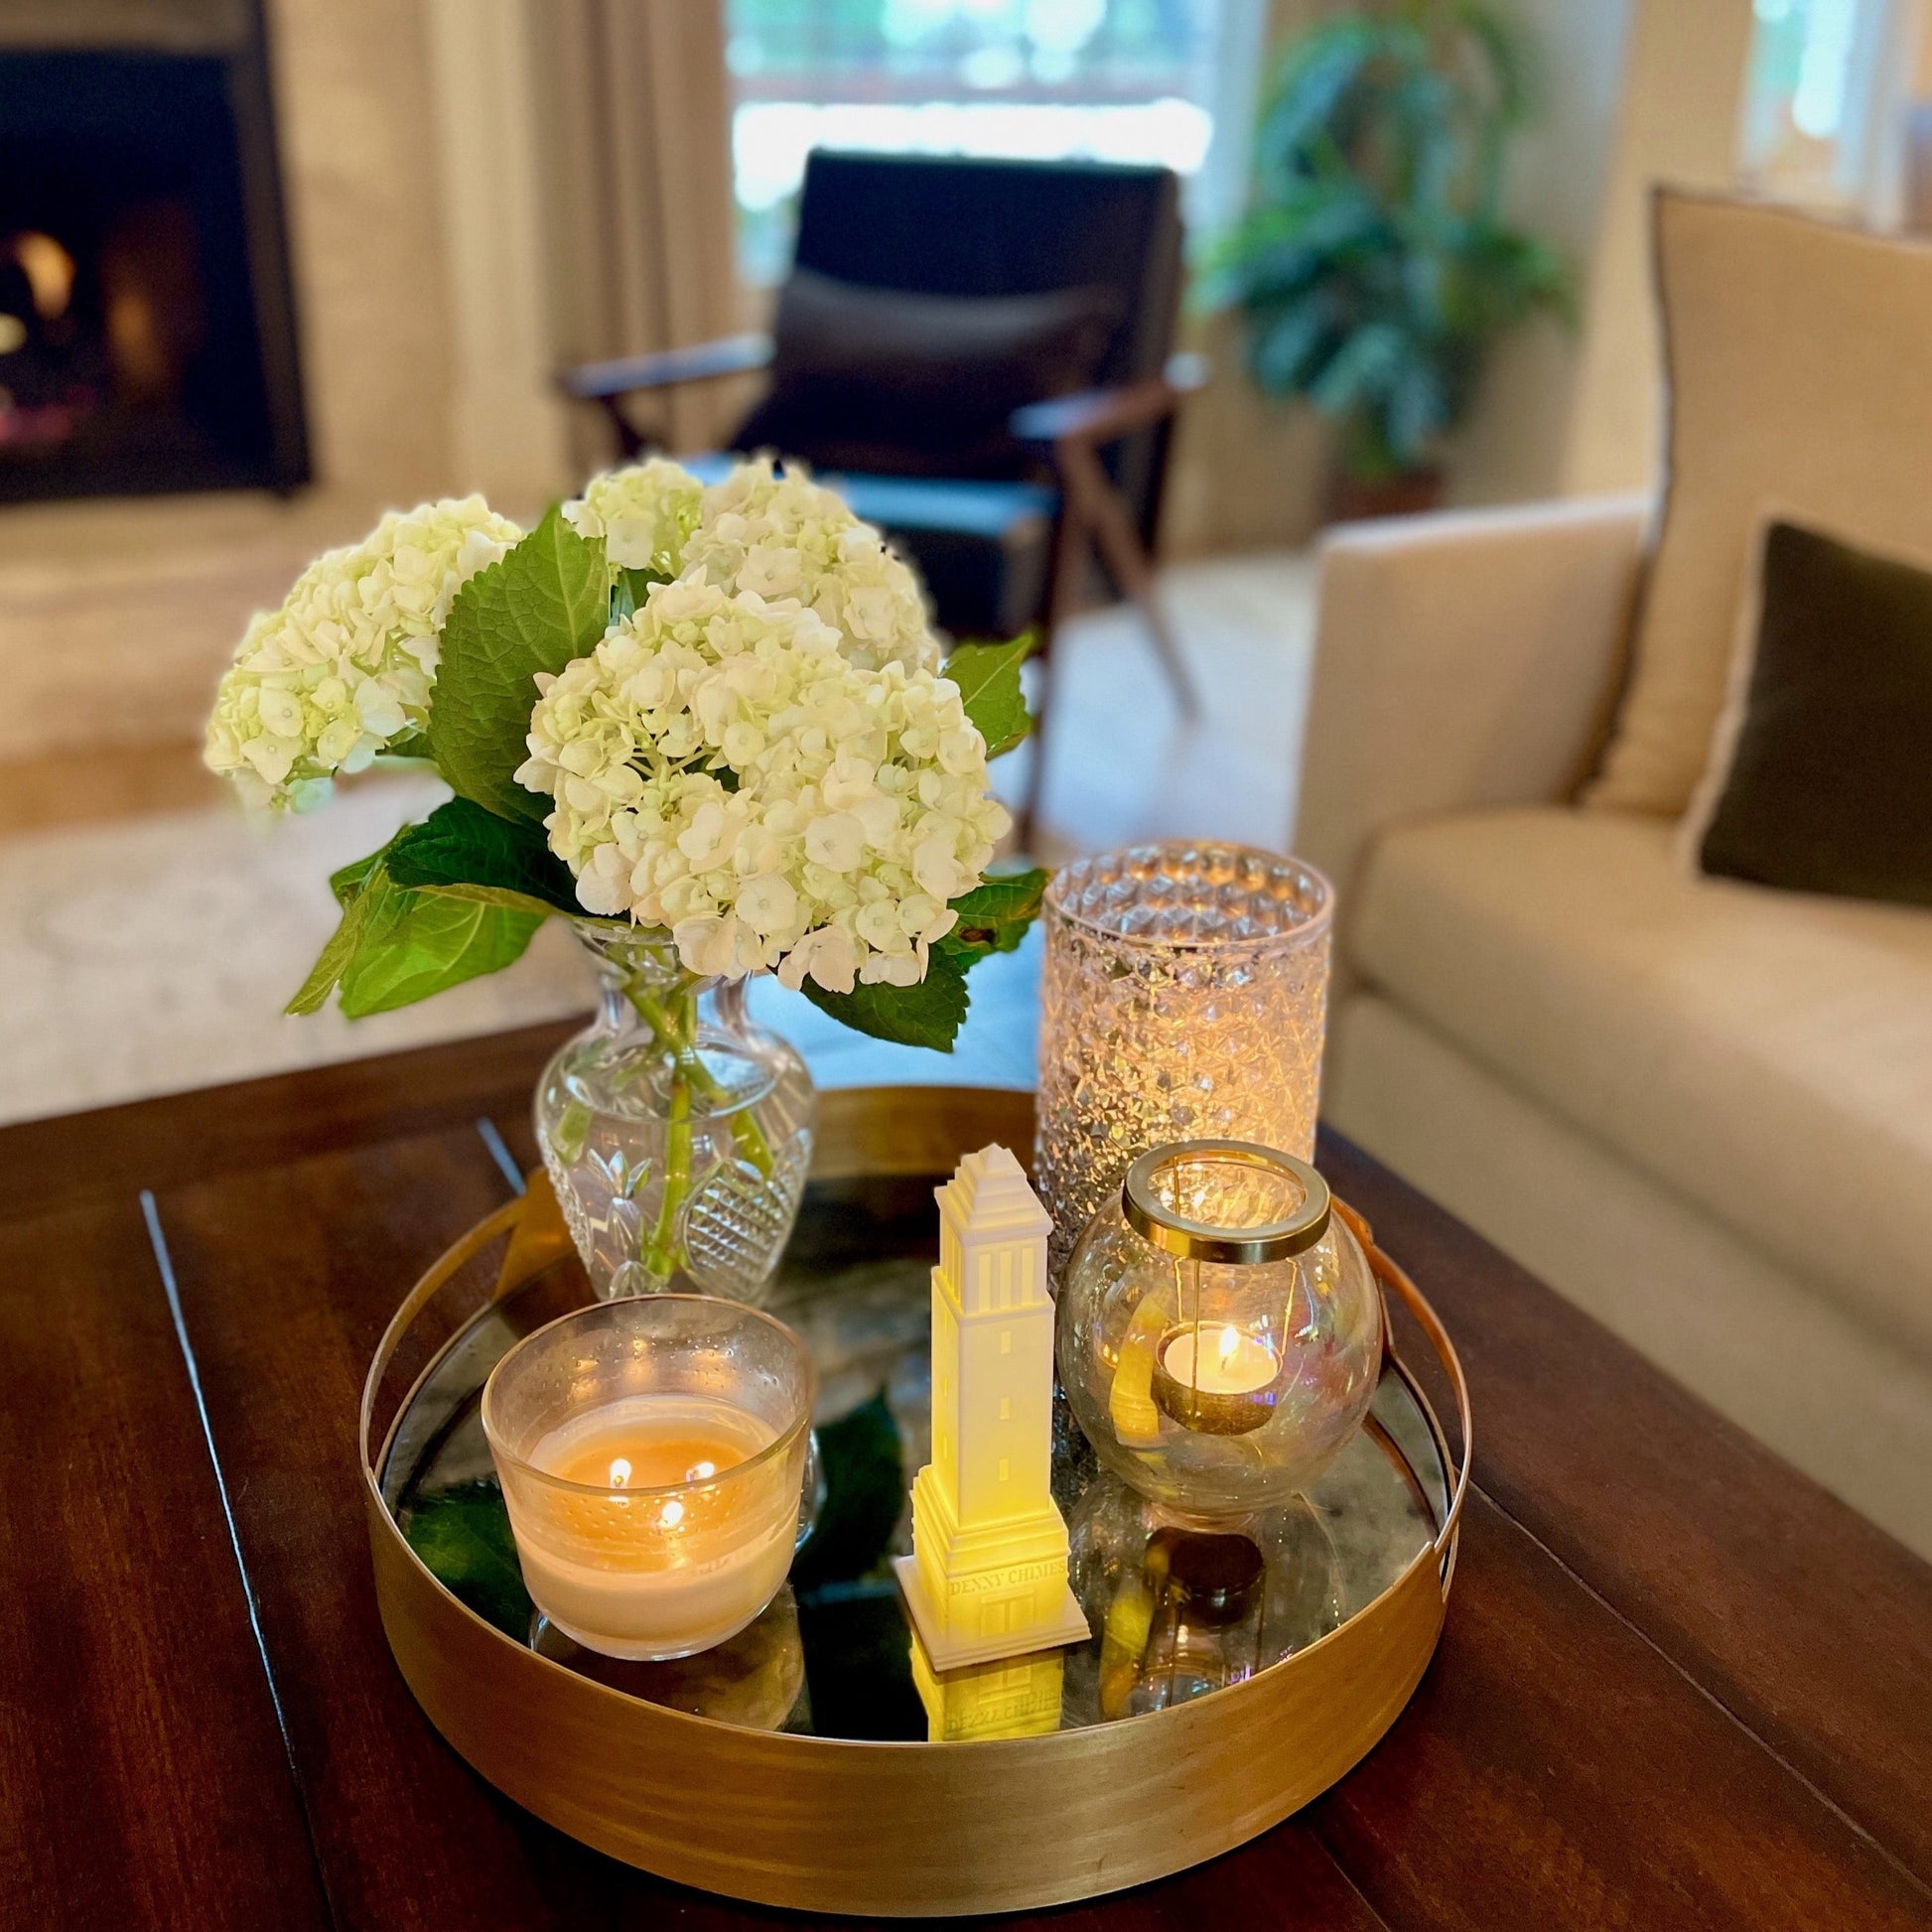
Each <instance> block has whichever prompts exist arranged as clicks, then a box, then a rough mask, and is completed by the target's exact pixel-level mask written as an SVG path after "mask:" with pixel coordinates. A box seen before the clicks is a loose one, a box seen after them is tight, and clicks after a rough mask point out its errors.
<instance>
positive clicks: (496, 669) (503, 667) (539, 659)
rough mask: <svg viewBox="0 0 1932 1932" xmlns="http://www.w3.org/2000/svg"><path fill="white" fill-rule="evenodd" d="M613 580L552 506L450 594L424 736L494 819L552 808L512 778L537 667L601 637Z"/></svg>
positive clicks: (598, 548) (455, 782) (451, 776)
mask: <svg viewBox="0 0 1932 1932" xmlns="http://www.w3.org/2000/svg"><path fill="white" fill-rule="evenodd" d="M610 611H611V582H610V573H609V571H608V570H607V569H606V567H605V562H604V546H603V545H602V544H601V543H594V542H588V541H586V540H585V539H584V538H583V537H580V536H579V535H578V534H577V532H576V531H575V530H573V529H572V528H571V527H570V525H569V524H568V523H566V522H565V521H564V519H563V515H562V512H561V511H560V510H559V509H558V508H557V507H556V506H555V505H553V506H552V507H551V509H550V512H549V514H548V515H547V516H545V517H544V519H543V521H542V522H541V523H539V524H538V525H537V527H536V528H535V529H534V530H532V531H531V532H530V534H529V535H528V536H526V537H525V538H524V539H523V540H522V541H521V542H520V543H518V544H516V545H515V546H514V547H513V548H512V549H510V550H509V551H508V552H507V553H506V554H505V555H504V556H503V557H501V558H499V559H498V560H497V561H496V562H495V563H493V564H491V565H490V566H489V567H488V569H486V570H480V571H479V572H478V573H477V574H476V576H474V577H473V578H471V579H470V581H469V582H468V583H467V584H465V585H464V587H463V588H462V589H461V590H460V591H459V592H457V594H456V601H455V602H454V603H453V604H452V605H451V606H450V616H449V620H448V621H447V622H446V623H445V624H444V626H443V655H442V662H441V666H440V668H439V669H438V671H437V674H436V702H435V703H434V704H433V705H432V706H431V708H430V721H429V742H430V748H431V750H432V751H434V753H435V754H436V763H437V767H438V769H440V770H441V772H442V773H443V776H444V777H445V778H446V779H447V780H448V781H449V784H450V786H451V788H452V789H453V790H454V791H456V792H457V793H458V794H459V795H460V796H461V797H464V798H468V799H472V800H474V801H475V802H476V803H477V804H479V805H482V806H483V807H484V808H485V809H486V810H488V811H491V812H494V813H495V814H496V815H497V816H498V817H499V818H507V819H513V820H526V821H530V822H537V821H540V820H541V819H542V818H543V816H544V814H545V813H546V812H547V811H548V810H549V809H550V808H549V806H548V804H547V803H546V802H545V800H544V798H543V796H542V795H541V794H540V793H538V792H533V791H525V790H524V789H523V787H522V786H521V785H519V784H518V783H517V782H516V778H515V776H514V773H515V771H516V767H517V766H518V765H519V764H521V763H522V762H523V759H524V758H525V756H526V753H527V748H526V746H525V744H524V740H525V739H526V738H527V737H528V735H529V730H530V709H531V707H532V706H533V705H534V704H535V703H536V701H537V690H536V684H535V681H534V680H535V678H536V674H537V673H538V672H539V671H561V670H562V669H563V667H564V666H565V665H566V664H568V663H569V662H570V661H571V659H572V658H573V657H582V656H583V655H584V654H585V652H587V651H588V650H590V649H591V648H592V647H593V646H594V645H595V644H596V643H597V641H598V639H599V638H600V637H602V636H603V635H604V632H605V629H606V626H607V624H608V621H609V619H610Z"/></svg>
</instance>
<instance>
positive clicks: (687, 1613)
mask: <svg viewBox="0 0 1932 1932" xmlns="http://www.w3.org/2000/svg"><path fill="white" fill-rule="evenodd" d="M816 1387H817V1382H816V1376H815V1375H814V1372H813V1369H812V1362H811V1357H810V1355H809V1354H808V1353H807V1352H806V1350H805V1345H804V1343H803V1342H801V1341H800V1340H799V1338H798V1337H797V1336H796V1335H795V1334H793V1333H792V1331H791V1330H790V1329H789V1328H787V1327H786V1326H785V1325H784V1323H783V1322H781V1321H776V1320H774V1319H773V1318H772V1317H771V1316H770V1315H767V1314H762V1313H760V1312H759V1311H757V1310H756V1309H749V1308H746V1307H743V1306H742V1305H740V1304H738V1303H734V1302H723V1301H717V1300H714V1299H713V1298H711V1297H709V1296H702V1295H656V1296H646V1297H639V1298H636V1299H633V1300H626V1301H619V1302H610V1303H605V1304H602V1305H600V1306H598V1307H595V1308H589V1309H580V1310H578V1311H576V1312H574V1313H572V1314H567V1315H564V1316H563V1317H562V1318H561V1319H559V1320H556V1321H553V1322H551V1323H550V1324H549V1325H548V1326H546V1327H543V1328H539V1329H537V1330H536V1332H535V1333H534V1334H531V1335H529V1336H527V1337H525V1339H524V1340H522V1341H520V1342H519V1343H518V1344H517V1345H516V1346H515V1347H514V1348H512V1349H511V1350H510V1352H509V1353H508V1354H507V1355H505V1356H504V1357H503V1359H502V1360H501V1361H500V1362H498V1363H497V1364H496V1367H495V1369H494V1370H493V1371H492V1372H491V1374H490V1377H489V1380H488V1381H487V1382H486V1383H485V1384H484V1386H483V1434H484V1435H485V1437H487V1439H488V1442H489V1452H490V1455H491V1457H492V1459H493V1460H494V1461H495V1464H496V1472H497V1475H498V1476H499V1477H500V1478H501V1481H502V1485H503V1500H504V1503H505V1504H506V1505H507V1507H508V1510H509V1519H510V1528H511V1530H512V1531H513V1532H514V1533H515V1536H516V1551H517V1556H518V1558H519V1559H520V1560H521V1563H522V1566H523V1582H524V1586H525V1587H526V1588H527V1589H528V1590H529V1592H530V1597H531V1600H532V1601H533V1602H534V1603H535V1604H536V1606H537V1608H538V1609H540V1610H541V1611H542V1612H543V1614H544V1615H545V1616H546V1617H547V1618H548V1619H549V1620H550V1622H551V1623H552V1624H553V1625H554V1626H555V1627H556V1628H557V1629H558V1630H561V1631H562V1632H563V1633H564V1634H565V1635H566V1636H569V1637H572V1638H574V1639H575V1640H576V1641H577V1642H578V1643H580V1644H582V1645H584V1646H585V1648H586V1649H589V1650H595V1651H598V1652H600V1653H602V1654H603V1655H605V1656H607V1657H626V1658H669V1657H688V1656H691V1655H693V1654H695V1653H696V1652H698V1651H701V1650H708V1649H710V1648H711V1647H712V1646H713V1645H715V1644H720V1643H723V1642H724V1641H725V1640H726V1639H727V1638H728V1637H731V1636H734V1635H736V1634H737V1632H739V1631H740V1630H742V1629H744V1628H745V1626H746V1625H747V1624H749V1623H750V1622H751V1621H752V1620H753V1618H755V1617H756V1616H758V1615H759V1612H760V1611H761V1610H763V1608H764V1607H765V1605H766V1604H767V1603H769V1602H770V1601H771V1599H772V1597H773V1596H775V1595H776V1594H777V1592H778V1589H779V1587H780V1586H781V1585H782V1584H783V1583H784V1580H785V1576H786V1573H787V1572H788V1571H789V1570H790V1568H791V1559H792V1552H793V1550H794V1549H795V1547H796V1545H797V1542H798V1538H799V1533H800V1524H801V1519H802V1513H803V1507H804V1499H805V1495H806V1483H807V1480H808V1474H809V1461H810V1447H811V1421H812V1404H813V1401H814V1399H815V1395H816Z"/></svg>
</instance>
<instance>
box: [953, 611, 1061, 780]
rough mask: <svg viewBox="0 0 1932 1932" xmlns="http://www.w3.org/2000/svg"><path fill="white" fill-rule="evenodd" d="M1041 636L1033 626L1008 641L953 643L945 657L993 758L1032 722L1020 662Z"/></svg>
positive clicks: (1008, 748) (1009, 747)
mask: <svg viewBox="0 0 1932 1932" xmlns="http://www.w3.org/2000/svg"><path fill="white" fill-rule="evenodd" d="M1037 641H1038V640H1037V639H1036V638H1035V636H1034V633H1033V632H1032V631H1031V630H1030V631H1028V632H1027V633H1026V634H1025V635H1024V636H1020V637H1015V638H1013V639H1012V640H1011V641H1010V642H1007V643H1001V644H955V645H954V646H953V647H952V650H951V653H950V654H949V655H948V656H947V658H946V663H945V668H944V671H943V672H942V673H941V675H942V676H944V677H946V678H947V679H949V680H950V681H951V682H952V683H954V684H956V685H958V687H959V695H960V699H961V701H962V702H963V703H964V705H965V707H966V716H967V717H968V718H969V719H970V720H971V721H972V722H973V724H975V725H977V726H978V727H979V734H980V736H981V737H982V738H983V739H985V740H986V756H987V757H988V758H990V759H996V758H998V757H999V756H1000V754H1001V753H1002V752H1010V751H1012V750H1013V748H1014V747H1015V746H1016V745H1018V744H1019V743H1020V741H1021V740H1022V739H1023V738H1025V737H1026V736H1027V734H1028V733H1029V732H1030V731H1032V730H1033V728H1034V721H1033V720H1032V719H1031V718H1030V717H1028V716H1027V700H1026V699H1025V697H1023V696H1022V695H1021V690H1020V666H1021V665H1022V664H1024V663H1025V662H1026V661H1027V658H1028V656H1029V655H1030V654H1031V653H1032V651H1033V648H1034V645H1035V643H1036V642H1037Z"/></svg>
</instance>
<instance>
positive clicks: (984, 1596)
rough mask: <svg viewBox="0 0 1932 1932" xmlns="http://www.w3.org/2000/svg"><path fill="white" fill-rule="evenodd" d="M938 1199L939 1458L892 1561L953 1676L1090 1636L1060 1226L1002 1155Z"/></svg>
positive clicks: (935, 1455)
mask: <svg viewBox="0 0 1932 1932" xmlns="http://www.w3.org/2000/svg"><path fill="white" fill-rule="evenodd" d="M934 1191H935V1192H936V1194H937V1196H938V1200H939V1266H938V1267H937V1268H935V1269H934V1270H933V1271H932V1460H931V1461H930V1462H928V1463H927V1464H926V1465H925V1467H924V1468H923V1469H921V1470H920V1471H919V1473H918V1476H917V1477H916V1479H915V1480H914V1481H913V1484H912V1555H911V1556H909V1557H900V1558H899V1559H898V1561H897V1564H896V1565H895V1566H894V1567H895V1569H896V1570H897V1573H898V1580H899V1587H900V1588H901V1589H903V1590H904V1592H905V1600H906V1603H907V1605H908V1606H909V1607H910V1609H911V1612H912V1619H913V1621H914V1623H916V1624H917V1626H918V1631H919V1635H920V1636H921V1637H922V1638H923V1639H924V1640H925V1647H926V1651H927V1653H928V1655H929V1656H930V1657H931V1659H932V1662H933V1664H934V1665H935V1666H936V1667H937V1668H938V1669H939V1670H942V1671H943V1670H953V1669H956V1668H957V1667H959V1666H960V1665H963V1664H979V1663H985V1662H987V1661H989V1660H990V1659H992V1658H995V1657H1016V1656H1021V1655H1024V1654H1025V1653H1026V1652H1028V1651H1033V1650H1046V1649H1050V1648H1051V1647H1053V1646H1054V1645H1056V1644H1067V1643H1081V1642H1084V1641H1085V1640H1086V1637H1087V1634H1088V1632H1087V1622H1086V1618H1085V1617H1084V1616H1083V1615H1082V1614H1081V1612H1080V1605H1079V1603H1078V1602H1077V1601H1076V1600H1075V1598H1074V1595H1073V1592H1072V1590H1071V1589H1069V1588H1068V1587H1067V1582H1066V1524H1065V1522H1064V1521H1063V1520H1062V1519H1061V1516H1060V1512H1059V1510H1058V1509H1057V1508H1056V1507H1055V1506H1054V1503H1053V1497H1052V1492H1051V1489H1050V1488H1049V1486H1048V1472H1049V1464H1050V1460H1051V1455H1052V1404H1053V1303H1052V1299H1051V1297H1050V1296H1048V1294H1047V1293H1046V1235H1047V1230H1048V1229H1049V1227H1050V1226H1051V1222H1050V1221H1049V1220H1048V1219H1047V1215H1046V1210H1045V1209H1044V1208H1043V1207H1041V1206H1040V1204H1039V1201H1038V1199H1037V1198H1036V1197H1035V1193H1034V1190H1033V1189H1032V1188H1031V1187H1030V1186H1028V1185H1027V1176H1026V1173H1024V1172H1023V1170H1022V1169H1021V1166H1020V1163H1019V1162H1018V1161H1016V1160H1015V1159H1014V1158H1013V1156H1012V1154H1010V1153H1009V1152H1008V1151H1007V1149H1005V1148H1003V1147H988V1148H982V1149H981V1150H980V1152H979V1153H977V1154H969V1155H967V1157H966V1158H965V1160H963V1161H962V1162H961V1163H960V1164H959V1171H958V1172H957V1173H955V1174H954V1175H953V1177H952V1179H951V1180H949V1181H948V1182H947V1183H946V1184H945V1185H944V1186H943V1187H940V1188H936V1189H935V1190H934Z"/></svg>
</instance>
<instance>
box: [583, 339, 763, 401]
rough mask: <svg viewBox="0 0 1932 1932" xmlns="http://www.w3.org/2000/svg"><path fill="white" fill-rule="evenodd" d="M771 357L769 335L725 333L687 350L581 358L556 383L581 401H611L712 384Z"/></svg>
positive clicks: (677, 349) (756, 365) (751, 367)
mask: <svg viewBox="0 0 1932 1932" xmlns="http://www.w3.org/2000/svg"><path fill="white" fill-rule="evenodd" d="M770 361H771V338H770V337H769V336H759V335H747V336H724V337H721V338H719V340H718V341H716V342H710V343H694V344H693V345H691V346H690V347H689V348H667V349H663V350H661V351H660V352H659V353H657V354H655V355H622V356H620V357H618V359H617V360H616V361H613V362H582V363H579V364H578V366H577V367H575V368H571V369H563V370H561V371H559V373H558V376H557V386H558V387H559V388H560V389H562V390H563V392H564V394H565V395H567V396H574V397H576V398H577V399H578V400H579V401H581V402H607V401H609V400H610V399H611V398H613V397H615V396H628V395H633V394H635V393H636V392H637V391H638V390H640V389H675V388H677V387H678V386H679V385H680V384H682V383H686V382H709V381H711V380H713V379H715V378H717V377H719V376H727V375H744V374H746V373H747V372H748V371H749V370H752V369H761V368H765V367H767V366H768V365H769V363H770Z"/></svg>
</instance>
